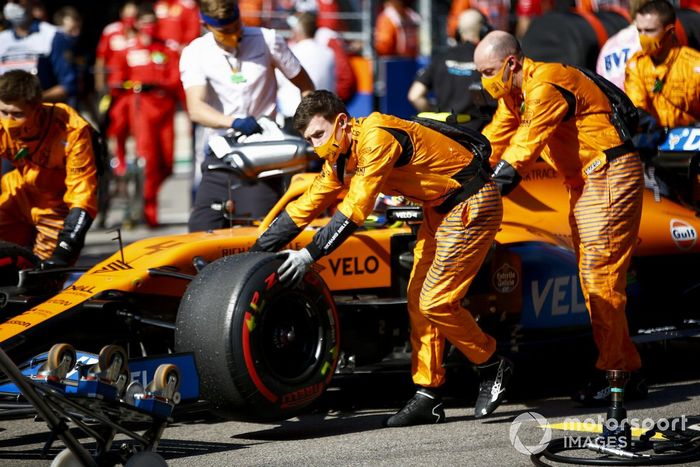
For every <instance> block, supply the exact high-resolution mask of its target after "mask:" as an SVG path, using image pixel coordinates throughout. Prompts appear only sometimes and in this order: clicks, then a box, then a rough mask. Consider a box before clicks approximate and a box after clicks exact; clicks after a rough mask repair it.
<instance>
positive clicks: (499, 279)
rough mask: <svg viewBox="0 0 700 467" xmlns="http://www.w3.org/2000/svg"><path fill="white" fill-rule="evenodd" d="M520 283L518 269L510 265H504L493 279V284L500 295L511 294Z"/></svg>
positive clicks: (494, 274) (495, 273) (497, 270)
mask: <svg viewBox="0 0 700 467" xmlns="http://www.w3.org/2000/svg"><path fill="white" fill-rule="evenodd" d="M519 283H520V276H519V275H518V271H517V269H515V268H514V267H513V266H511V265H510V264H508V263H504V264H502V265H501V266H500V267H499V268H498V269H496V271H495V272H494V273H493V277H491V284H492V285H493V288H494V289H495V290H496V292H498V293H510V292H512V291H513V290H515V288H516V287H517V286H518V284H519Z"/></svg>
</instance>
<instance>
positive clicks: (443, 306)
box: [253, 113, 503, 387]
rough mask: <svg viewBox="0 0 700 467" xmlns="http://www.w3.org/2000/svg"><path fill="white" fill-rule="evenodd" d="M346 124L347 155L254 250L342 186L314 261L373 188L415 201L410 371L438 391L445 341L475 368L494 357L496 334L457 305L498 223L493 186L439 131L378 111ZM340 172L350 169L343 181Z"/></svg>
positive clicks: (359, 215)
mask: <svg viewBox="0 0 700 467" xmlns="http://www.w3.org/2000/svg"><path fill="white" fill-rule="evenodd" d="M351 125H352V127H351V128H352V129H351V132H352V145H351V149H350V150H349V151H348V153H347V154H346V155H343V156H340V158H339V161H338V162H337V163H336V164H335V165H331V164H330V163H329V162H326V163H325V164H324V166H323V169H322V171H321V173H319V175H318V176H317V177H316V179H315V180H314V182H313V184H312V185H311V186H310V187H309V189H308V190H307V191H306V193H304V194H303V195H302V196H301V197H300V198H298V199H297V200H296V201H294V202H292V203H290V204H289V205H288V206H287V208H286V210H285V212H284V213H282V214H281V215H280V216H278V217H277V218H276V219H275V221H273V223H272V224H271V225H270V227H268V229H267V230H266V231H265V232H263V234H262V235H261V236H260V238H259V239H258V241H257V242H256V244H255V245H254V247H253V250H264V251H274V250H277V249H279V248H281V247H282V246H284V245H286V244H287V243H288V242H289V241H290V240H292V239H293V238H294V237H295V236H296V235H297V234H298V233H299V232H300V231H301V229H303V228H304V227H305V226H306V225H308V223H309V222H310V221H311V220H312V219H314V218H315V217H316V216H317V215H319V213H320V212H322V210H324V209H325V208H326V207H328V206H329V205H330V204H332V203H333V202H334V201H335V200H336V199H337V196H338V194H339V193H340V192H341V191H342V190H343V189H347V190H348V191H347V194H346V195H345V198H344V199H343V201H342V202H341V203H340V204H339V205H338V208H337V211H336V213H335V214H334V216H333V217H332V218H331V221H330V222H329V223H328V224H327V225H326V226H325V227H324V228H322V229H320V230H319V231H318V232H317V233H316V235H315V236H314V239H313V241H312V243H310V244H309V245H308V246H307V247H306V249H307V250H308V251H309V252H310V254H311V256H312V257H313V258H314V259H316V260H317V259H318V258H320V257H321V256H323V255H326V254H328V253H330V252H331V251H332V250H333V249H335V248H336V247H337V246H338V245H339V244H340V243H342V242H343V241H344V240H345V239H346V238H347V237H348V236H349V235H350V234H351V233H352V232H353V231H354V230H355V229H356V228H357V227H358V226H360V225H362V223H363V222H364V220H365V218H366V217H367V216H368V215H369V214H370V212H371V211H372V208H373V206H374V202H375V199H376V198H377V196H378V195H379V194H380V192H381V193H383V194H386V195H402V196H404V197H405V198H407V199H409V200H411V201H414V202H416V203H420V204H422V205H423V209H424V220H423V224H422V225H421V227H420V229H419V232H418V239H417V243H416V247H415V250H414V257H415V261H414V264H413V270H412V273H411V279H410V281H409V285H408V311H409V317H410V322H411V345H412V348H413V354H412V372H413V381H414V382H415V383H416V384H417V385H420V386H425V387H437V386H440V385H441V384H443V382H444V377H445V375H444V368H443V367H442V355H443V352H444V349H445V339H447V340H449V341H450V342H451V343H452V344H453V345H454V346H455V347H457V348H458V349H459V350H460V351H461V352H462V353H464V355H466V356H467V357H468V358H469V359H470V360H471V361H472V362H474V363H476V364H480V363H483V362H485V361H487V360H488V359H489V358H490V357H491V355H492V354H493V353H494V351H495V347H496V342H495V340H494V339H493V337H491V336H489V335H487V334H485V333H484V332H483V331H482V330H481V329H480V328H479V326H478V325H477V324H476V322H475V321H474V318H473V317H472V315H471V314H470V313H469V311H467V310H466V309H465V308H463V307H462V305H461V302H462V298H464V296H465V294H466V293H467V289H468V288H469V286H470V284H471V282H472V280H473V279H474V277H475V275H476V273H477V271H478V270H479V268H480V267H481V264H482V263H483V261H484V258H485V257H486V253H487V251H488V250H489V247H490V246H491V244H492V243H493V240H494V237H495V235H496V231H497V230H498V228H499V226H500V223H501V218H502V214H503V206H502V204H501V198H500V195H499V193H498V189H497V187H496V186H495V184H494V183H493V182H492V181H490V180H489V179H488V175H487V174H486V171H485V170H484V167H483V166H482V164H481V162H480V160H478V159H477V158H476V157H475V156H474V155H473V154H472V153H471V152H470V151H468V150H467V149H465V147H463V146H462V145H461V144H460V143H458V142H456V141H454V140H452V139H450V138H448V137H446V136H444V135H442V134H440V133H438V132H437V131H433V130H432V129H429V128H426V127H424V126H422V125H419V124H418V123H414V122H408V121H406V120H401V119H399V118H396V117H393V116H389V115H383V114H379V113H373V114H371V115H370V116H369V117H367V118H360V119H353V120H352V121H351ZM343 167H345V169H343ZM344 170H345V171H347V172H348V173H352V176H351V178H350V181H349V183H346V182H345V177H343V175H342V173H343V172H344ZM468 181H478V182H479V183H478V184H477V185H476V187H475V188H474V187H473V189H472V191H471V193H472V194H471V195H468V194H466V192H464V191H463V190H465V187H466V186H467V182H468ZM459 194H464V196H463V197H462V198H459V197H457V195H459Z"/></svg>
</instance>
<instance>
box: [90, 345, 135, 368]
mask: <svg viewBox="0 0 700 467" xmlns="http://www.w3.org/2000/svg"><path fill="white" fill-rule="evenodd" d="M117 357H119V358H121V361H122V363H121V366H120V367H119V372H118V373H117V374H122V373H123V372H124V370H125V369H127V371H128V368H127V357H126V350H124V348H123V347H121V346H118V345H106V346H104V347H102V350H100V354H99V356H98V360H97V366H98V367H99V369H100V371H105V370H107V369H108V368H109V367H110V366H111V365H112V363H114V360H115V359H116V358H117Z"/></svg>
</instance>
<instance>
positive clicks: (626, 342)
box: [474, 31, 644, 403]
mask: <svg viewBox="0 0 700 467" xmlns="http://www.w3.org/2000/svg"><path fill="white" fill-rule="evenodd" d="M474 63H475V64H476V68H477V70H478V71H479V72H481V80H482V83H483V86H484V89H486V90H487V91H488V92H489V93H490V94H491V95H492V96H493V97H494V98H495V99H498V108H497V110H496V114H495V115H494V118H493V120H492V121H491V123H489V125H488V126H487V127H486V128H484V135H485V136H486V137H487V138H488V139H489V141H490V142H491V145H492V149H493V153H492V156H491V162H492V164H495V169H494V175H493V177H494V179H495V181H496V183H498V185H499V187H501V188H502V193H503V194H504V195H505V194H508V193H509V192H510V191H511V190H513V189H514V188H515V186H516V185H517V184H518V182H519V181H520V178H521V176H522V175H525V173H526V172H527V171H528V169H529V167H531V166H532V164H533V163H534V162H535V161H536V160H537V158H538V157H539V156H542V158H543V159H545V161H546V162H547V163H548V164H549V165H551V166H552V167H553V168H554V169H555V170H557V171H558V172H559V173H560V174H561V175H562V176H563V178H564V183H565V185H566V187H567V189H568V192H569V205H570V214H569V224H570V227H571V236H572V245H573V248H574V250H575V252H576V257H577V259H578V269H579V278H580V281H581V287H582V291H583V296H584V298H585V301H586V307H587V309H588V312H589V314H590V317H591V326H592V329H593V338H594V340H595V343H596V345H597V348H598V353H599V356H598V361H597V362H596V367H597V368H598V369H599V370H604V371H605V370H622V371H627V372H634V371H635V370H639V369H640V367H641V360H640V357H639V353H638V352H637V349H636V347H635V345H634V343H633V342H632V339H631V338H630V335H629V330H628V326H627V318H626V316H625V305H626V301H627V296H626V294H625V288H626V285H627V280H626V279H627V268H628V267H629V264H630V260H631V258H632V252H633V250H634V247H635V246H636V244H637V233H638V231H639V223H640V219H641V213H642V192H643V189H644V183H643V179H642V165H641V161H640V159H639V156H638V154H637V152H636V151H635V149H634V146H633V145H632V143H631V141H630V140H629V137H626V136H625V132H624V131H623V129H618V128H617V127H616V126H614V125H613V123H612V121H611V117H612V116H613V115H612V109H611V105H610V101H609V99H608V97H607V96H606V95H605V94H604V93H603V91H601V89H600V88H599V87H598V86H597V85H596V84H595V83H594V82H593V81H592V80H590V79H589V78H588V77H587V76H585V75H584V74H583V73H582V72H580V71H579V70H577V69H576V68H573V67H570V66H566V65H562V64H559V63H542V62H535V61H532V60H530V59H529V58H526V57H525V56H524V55H523V53H522V51H521V48H520V44H519V43H518V41H517V40H516V39H515V37H513V36H512V35H511V34H508V33H506V32H503V31H494V32H491V33H489V34H488V35H487V36H486V37H485V38H484V39H483V40H482V41H481V42H479V45H478V46H477V47H476V50H475V52H474ZM637 376H638V375H637ZM631 389H632V385H631V384H629V385H628V393H627V394H628V395H631V392H630V390H631ZM607 395H609V388H608V382H607V380H606V379H605V375H604V373H603V372H601V371H597V372H594V374H593V376H592V379H591V382H590V383H589V384H588V385H587V387H586V388H585V389H584V390H583V391H581V392H579V393H577V395H576V396H575V398H576V400H577V401H580V402H585V403H598V402H600V403H605V398H606V397H607ZM597 399H600V400H597Z"/></svg>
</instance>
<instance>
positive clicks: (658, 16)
mask: <svg viewBox="0 0 700 467" xmlns="http://www.w3.org/2000/svg"><path fill="white" fill-rule="evenodd" d="M634 22H635V25H636V26H637V30H638V31H639V42H640V44H641V46H642V50H640V51H639V52H637V53H636V54H634V55H633V56H632V58H631V59H630V60H629V61H628V62H627V67H626V70H625V92H626V93H627V95H628V96H629V97H630V99H631V100H632V102H633V103H634V105H635V106H637V107H638V108H639V109H642V110H643V111H645V112H647V113H648V114H650V115H651V116H652V117H653V118H654V120H655V121H656V123H657V124H658V126H661V127H667V128H674V127H678V126H686V125H692V124H693V123H695V122H698V121H700V52H698V51H697V50H695V49H692V48H690V47H684V46H680V45H678V40H677V39H676V35H675V27H674V25H675V23H676V13H675V11H674V9H673V5H671V4H670V3H669V2H667V1H666V0H653V1H651V2H649V3H645V4H644V5H642V6H641V7H640V8H639V10H637V14H636V15H635V19H634Z"/></svg>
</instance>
